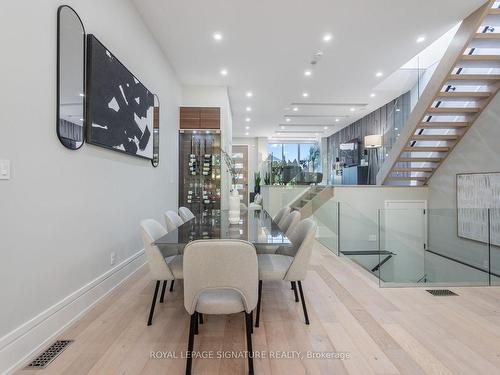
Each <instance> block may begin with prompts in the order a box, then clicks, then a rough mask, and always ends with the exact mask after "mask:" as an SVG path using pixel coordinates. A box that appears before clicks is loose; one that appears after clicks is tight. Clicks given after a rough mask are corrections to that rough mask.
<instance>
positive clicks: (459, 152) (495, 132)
mask: <svg viewBox="0 0 500 375" xmlns="http://www.w3.org/2000/svg"><path fill="white" fill-rule="evenodd" d="M499 124H500V95H497V96H496V97H495V98H494V99H493V100H492V101H491V102H490V104H489V105H488V107H486V109H485V110H484V111H483V113H482V114H481V116H480V117H479V118H478V119H477V120H476V122H475V123H474V125H473V126H472V128H471V129H470V130H469V131H468V132H467V134H466V135H465V136H464V138H462V140H461V141H460V143H459V144H458V145H457V146H456V147H455V149H454V150H453V151H452V153H451V154H450V155H449V156H448V158H447V159H446V160H445V161H444V163H443V164H442V165H441V166H440V167H439V169H438V170H437V172H436V174H435V175H434V176H433V177H432V178H431V180H430V183H429V208H430V211H431V212H430V213H431V215H432V214H433V212H434V213H435V214H434V215H432V216H431V217H430V233H429V238H430V246H431V247H432V248H431V249H432V250H435V251H438V252H440V253H445V254H446V255H448V256H450V257H454V258H458V259H460V260H462V261H464V262H467V263H469V264H474V265H475V266H478V267H483V268H487V263H488V249H487V246H486V245H485V244H482V243H479V242H475V241H469V240H464V239H462V238H459V237H458V236H457V222H456V212H455V209H456V175H457V174H458V173H474V172H476V173H480V172H500V142H499V140H500V126H499ZM438 210H439V211H438ZM433 216H434V218H433ZM443 218H444V219H443ZM491 268H492V271H493V272H496V273H500V249H498V248H495V247H492V249H491ZM437 276H438V275H436V277H437Z"/></svg>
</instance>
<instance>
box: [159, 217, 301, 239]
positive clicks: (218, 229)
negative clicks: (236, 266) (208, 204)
mask: <svg viewBox="0 0 500 375" xmlns="http://www.w3.org/2000/svg"><path fill="white" fill-rule="evenodd" d="M209 239H233V240H245V241H249V242H251V243H252V244H254V245H261V246H266V245H267V246H272V245H277V246H292V245H291V243H290V241H289V240H288V238H287V237H286V235H285V233H283V231H282V230H281V229H280V228H279V227H278V224H277V223H275V222H274V221H273V218H272V217H271V215H269V214H268V213H267V212H266V211H265V210H252V209H248V210H242V211H241V213H240V221H239V223H238V224H230V223H229V210H208V211H203V212H201V213H200V214H199V215H197V216H196V217H195V218H194V219H192V220H189V221H187V222H185V223H184V224H182V225H181V226H179V227H178V228H177V229H176V230H173V231H171V232H169V233H167V234H166V235H164V236H163V237H161V238H159V239H158V240H156V241H155V242H154V244H155V245H157V246H159V247H162V246H167V245H179V244H184V245H185V244H187V243H189V242H191V241H195V240H209Z"/></svg>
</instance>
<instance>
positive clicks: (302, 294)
mask: <svg viewBox="0 0 500 375" xmlns="http://www.w3.org/2000/svg"><path fill="white" fill-rule="evenodd" d="M297 283H298V284H299V292H300V299H301V300H302V308H303V309H304V318H305V320H306V324H309V316H308V315H307V308H306V300H305V299H304V292H303V291H302V282H300V281H297Z"/></svg>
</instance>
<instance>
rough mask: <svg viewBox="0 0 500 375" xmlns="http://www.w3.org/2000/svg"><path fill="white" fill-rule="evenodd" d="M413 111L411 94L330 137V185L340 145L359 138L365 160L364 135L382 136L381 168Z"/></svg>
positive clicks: (328, 145)
mask: <svg viewBox="0 0 500 375" xmlns="http://www.w3.org/2000/svg"><path fill="white" fill-rule="evenodd" d="M410 112H411V94H410V92H409V91H408V92H407V93H405V94H403V95H401V96H400V97H398V98H396V99H394V100H392V101H391V102H389V103H387V104H386V105H384V106H382V107H380V108H378V109H377V110H375V111H373V112H371V113H369V114H367V115H366V116H365V117H363V118H361V119H359V120H358V121H356V122H353V123H352V124H350V125H348V126H346V127H345V128H343V129H341V130H339V131H338V132H337V133H335V134H332V135H331V136H330V137H328V141H327V148H328V169H327V170H328V182H329V183H332V181H330V176H331V173H332V172H333V164H334V163H335V158H336V157H337V156H338V154H339V146H340V144H341V143H345V142H348V141H350V140H351V139H354V138H358V141H359V142H360V153H361V158H363V152H364V138H365V136H366V135H371V134H382V143H383V147H382V148H381V149H380V150H379V152H378V156H379V160H378V163H377V164H378V166H381V165H382V164H383V163H384V161H385V160H386V156H385V155H386V154H387V153H389V151H390V150H391V149H392V146H393V145H394V143H395V142H396V140H397V137H398V134H400V133H399V132H400V131H401V129H402V128H403V127H404V126H405V124H406V122H407V120H408V117H409V115H410ZM396 129H397V130H396Z"/></svg>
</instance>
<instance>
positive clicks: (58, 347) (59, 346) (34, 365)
mask: <svg viewBox="0 0 500 375" xmlns="http://www.w3.org/2000/svg"><path fill="white" fill-rule="evenodd" d="M72 342H73V340H57V341H56V342H55V343H53V344H52V345H51V346H50V347H48V348H47V349H45V351H44V352H43V353H42V354H40V355H39V356H38V357H36V358H35V359H34V360H33V362H31V363H30V364H29V365H28V366H26V368H27V369H33V370H35V369H41V368H45V367H47V366H48V365H49V364H50V362H52V361H53V360H54V359H55V358H56V357H57V356H58V355H59V354H61V353H62V352H63V350H64V349H66V348H67V347H68V345H69V344H71V343H72Z"/></svg>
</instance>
